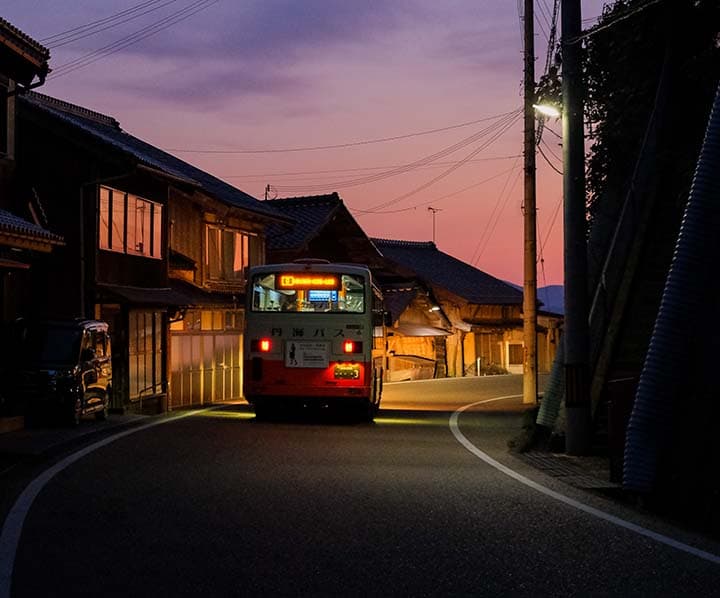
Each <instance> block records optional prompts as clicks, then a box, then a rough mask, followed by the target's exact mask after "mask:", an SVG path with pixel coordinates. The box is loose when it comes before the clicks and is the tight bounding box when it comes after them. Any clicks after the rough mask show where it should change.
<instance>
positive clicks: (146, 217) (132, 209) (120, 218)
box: [98, 187, 163, 259]
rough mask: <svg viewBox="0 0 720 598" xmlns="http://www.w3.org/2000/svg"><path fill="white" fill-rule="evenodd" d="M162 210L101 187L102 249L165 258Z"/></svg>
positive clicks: (151, 202) (100, 223)
mask: <svg viewBox="0 0 720 598" xmlns="http://www.w3.org/2000/svg"><path fill="white" fill-rule="evenodd" d="M162 210H163V207H162V205H161V204H159V203H155V202H153V201H148V200H147V199H143V198H142V197H138V196H137V195H133V194H132V193H125V192H124V191H118V190H117V189H112V188H110V187H100V218H99V221H98V245H99V247H100V249H106V250H108V251H116V252H118V253H128V254H130V255H141V256H145V257H151V258H157V259H160V258H162Z"/></svg>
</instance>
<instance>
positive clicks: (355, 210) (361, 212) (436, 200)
mask: <svg viewBox="0 0 720 598" xmlns="http://www.w3.org/2000/svg"><path fill="white" fill-rule="evenodd" d="M514 169H515V166H513V167H512V168H509V169H507V170H503V171H502V172H498V173H497V174H494V175H492V176H490V177H488V178H486V179H483V180H482V181H478V182H477V183H473V184H472V185H468V186H467V187H463V188H462V189H457V190H456V191H453V192H452V193H447V194H446V195H441V196H439V197H434V198H433V199H430V200H428V201H424V202H421V203H418V204H415V205H412V206H408V207H407V208H400V209H397V210H382V211H372V210H361V209H359V208H352V207H350V208H349V209H350V211H351V212H353V213H356V214H358V215H359V216H360V217H362V216H367V215H368V214H399V213H401V212H409V211H411V210H415V209H417V208H421V207H425V206H427V205H430V204H433V203H439V202H441V201H442V200H444V199H448V198H450V197H454V196H456V195H460V194H461V193H464V192H465V191H469V190H470V189H474V188H475V187H479V186H480V185H484V184H485V183H489V182H490V181H493V180H495V179H497V178H499V177H501V176H503V175H504V174H507V173H508V172H511V171H512V170H514Z"/></svg>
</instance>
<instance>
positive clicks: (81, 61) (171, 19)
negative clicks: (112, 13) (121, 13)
mask: <svg viewBox="0 0 720 598" xmlns="http://www.w3.org/2000/svg"><path fill="white" fill-rule="evenodd" d="M219 1H220V0H197V1H196V2H193V3H192V4H189V5H188V6H186V7H185V8H183V9H181V10H178V11H176V12H174V13H172V14H170V15H168V16H166V17H164V18H162V19H160V20H158V21H156V22H155V23H152V24H151V25H148V26H146V27H143V28H142V29H139V30H138V31H136V32H135V33H132V34H130V35H128V36H125V37H124V38H121V39H119V40H117V41H115V42H113V43H111V44H107V45H106V46H103V47H102V48H98V49H97V50H94V51H92V52H89V53H87V54H84V55H83V56H80V57H79V58H76V59H75V60H71V61H70V62H68V63H65V64H63V65H61V66H59V67H58V68H57V69H55V70H54V72H53V73H52V74H50V76H49V77H48V79H57V78H58V77H63V76H65V75H68V74H70V73H72V72H75V71H77V70H79V69H81V68H84V67H86V66H88V65H90V64H92V63H94V62H97V61H98V60H102V59H103V58H107V57H108V56H110V55H112V54H115V53H116V52H119V51H120V50H123V49H125V48H127V47H128V46H131V45H133V44H136V43H138V42H140V41H142V40H144V39H147V38H148V37H151V36H153V35H155V34H157V33H160V32H161V31H164V30H165V29H168V28H169V27H172V26H173V25H176V24H178V23H180V22H182V21H184V20H186V19H189V18H190V17H191V16H193V15H195V14H197V13H199V12H201V11H203V10H205V9H207V8H209V7H210V6H212V5H213V4H217V3H218V2H219Z"/></svg>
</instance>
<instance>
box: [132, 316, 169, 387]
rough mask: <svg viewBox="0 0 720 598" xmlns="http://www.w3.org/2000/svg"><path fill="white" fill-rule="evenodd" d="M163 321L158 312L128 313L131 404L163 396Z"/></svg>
mask: <svg viewBox="0 0 720 598" xmlns="http://www.w3.org/2000/svg"><path fill="white" fill-rule="evenodd" d="M162 321H163V314H162V312H159V311H155V312H153V311H131V312H130V327H129V339H128V340H129V342H128V345H129V346H128V348H129V351H128V353H129V358H130V371H129V373H130V400H138V399H140V398H143V397H148V396H152V395H154V394H158V393H161V392H162V388H163V387H162V381H163V377H162V372H163V368H162V363H163V350H162V331H163V326H162Z"/></svg>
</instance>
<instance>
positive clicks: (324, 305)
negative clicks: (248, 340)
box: [251, 273, 365, 314]
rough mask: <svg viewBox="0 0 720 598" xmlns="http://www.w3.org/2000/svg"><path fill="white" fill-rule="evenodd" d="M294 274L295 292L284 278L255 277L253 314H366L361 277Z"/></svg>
mask: <svg viewBox="0 0 720 598" xmlns="http://www.w3.org/2000/svg"><path fill="white" fill-rule="evenodd" d="M295 274H296V277H295V280H297V281H298V283H297V284H296V285H295V286H296V287H297V288H292V287H293V284H292V283H289V282H288V275H286V274H282V273H272V274H256V275H255V276H254V277H253V280H252V303H251V309H252V311H258V312H263V311H291V312H298V311H302V312H316V313H356V314H361V313H364V312H365V279H364V278H363V277H362V276H355V275H351V274H335V273H332V274H314V273H313V274H312V275H303V274H302V273H295ZM314 281H316V282H314ZM333 281H334V282H333ZM289 287H290V288H289Z"/></svg>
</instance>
